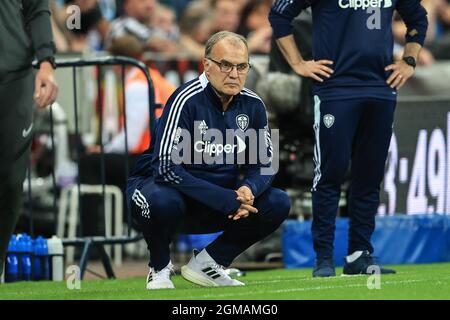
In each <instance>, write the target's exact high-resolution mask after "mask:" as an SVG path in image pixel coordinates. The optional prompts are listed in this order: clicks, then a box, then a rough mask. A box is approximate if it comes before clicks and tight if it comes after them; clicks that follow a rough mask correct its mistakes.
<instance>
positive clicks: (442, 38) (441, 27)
mask: <svg viewBox="0 0 450 320" xmlns="http://www.w3.org/2000/svg"><path fill="white" fill-rule="evenodd" d="M434 1H435V6H436V20H437V29H438V30H437V39H436V40H434V41H432V42H430V43H429V45H428V47H429V48H430V50H431V51H432V52H433V54H434V55H435V57H436V58H437V59H447V60H449V59H450V0H434Z"/></svg>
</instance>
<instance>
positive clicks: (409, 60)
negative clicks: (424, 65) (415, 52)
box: [403, 57, 416, 69]
mask: <svg viewBox="0 0 450 320" xmlns="http://www.w3.org/2000/svg"><path fill="white" fill-rule="evenodd" d="M403 61H405V62H406V64H407V65H409V66H411V67H413V68H414V69H415V68H416V59H414V57H403Z"/></svg>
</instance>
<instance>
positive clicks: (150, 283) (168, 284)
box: [147, 261, 175, 290]
mask: <svg viewBox="0 0 450 320" xmlns="http://www.w3.org/2000/svg"><path fill="white" fill-rule="evenodd" d="M172 273H173V264H172V262H170V261H169V264H168V265H167V266H166V267H165V268H164V269H162V270H160V271H158V272H156V271H155V269H153V268H150V271H149V273H148V276H147V289H148V290H153V289H175V286H174V285H173V282H172V280H170V276H171V274H172Z"/></svg>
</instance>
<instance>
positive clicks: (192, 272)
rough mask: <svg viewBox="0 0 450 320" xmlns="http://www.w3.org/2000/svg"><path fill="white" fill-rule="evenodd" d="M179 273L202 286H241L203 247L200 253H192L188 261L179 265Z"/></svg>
mask: <svg viewBox="0 0 450 320" xmlns="http://www.w3.org/2000/svg"><path fill="white" fill-rule="evenodd" d="M181 275H182V276H183V278H185V279H186V280H188V281H191V282H193V283H196V284H198V285H201V286H204V287H222V286H243V285H244V284H243V283H242V282H240V281H238V280H235V279H232V278H231V277H230V276H229V275H228V274H227V273H226V272H225V269H224V267H222V266H221V265H219V264H217V263H216V262H215V261H214V259H213V258H211V256H210V255H209V254H208V252H206V250H205V249H203V250H202V251H201V252H200V253H198V254H197V256H196V255H195V250H194V253H193V254H192V258H191V260H190V261H189V263H188V264H187V265H185V266H182V267H181Z"/></svg>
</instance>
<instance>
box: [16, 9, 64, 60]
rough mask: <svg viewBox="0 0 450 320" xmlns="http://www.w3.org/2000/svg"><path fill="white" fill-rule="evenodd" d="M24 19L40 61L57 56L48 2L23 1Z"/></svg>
mask: <svg viewBox="0 0 450 320" xmlns="http://www.w3.org/2000/svg"><path fill="white" fill-rule="evenodd" d="M22 4H23V17H24V22H25V27H26V30H27V32H28V34H29V36H30V38H31V41H32V43H33V49H34V53H35V56H36V58H37V60H38V61H41V60H43V59H45V58H48V57H53V56H54V54H55V51H56V49H55V44H54V43H53V34H52V27H51V24H50V10H49V7H48V0H23V1H22Z"/></svg>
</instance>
